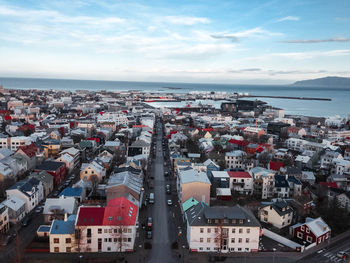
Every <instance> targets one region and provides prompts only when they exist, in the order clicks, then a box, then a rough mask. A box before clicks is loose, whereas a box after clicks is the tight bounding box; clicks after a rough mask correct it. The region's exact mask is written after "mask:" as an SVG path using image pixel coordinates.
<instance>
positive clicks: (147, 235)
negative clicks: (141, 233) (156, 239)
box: [146, 231, 152, 239]
mask: <svg viewBox="0 0 350 263" xmlns="http://www.w3.org/2000/svg"><path fill="white" fill-rule="evenodd" d="M146 238H147V239H152V231H147V233H146Z"/></svg>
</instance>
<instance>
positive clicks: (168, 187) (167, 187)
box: [165, 184, 171, 195]
mask: <svg viewBox="0 0 350 263" xmlns="http://www.w3.org/2000/svg"><path fill="white" fill-rule="evenodd" d="M165 191H166V193H167V194H168V195H170V194H171V188H170V185H169V184H167V185H166V186H165Z"/></svg>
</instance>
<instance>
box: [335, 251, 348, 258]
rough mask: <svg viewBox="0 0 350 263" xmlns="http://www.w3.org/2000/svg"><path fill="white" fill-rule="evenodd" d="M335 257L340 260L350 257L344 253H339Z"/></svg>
mask: <svg viewBox="0 0 350 263" xmlns="http://www.w3.org/2000/svg"><path fill="white" fill-rule="evenodd" d="M337 257H338V258H341V259H350V255H349V254H348V253H346V252H345V251H339V252H338V253H337Z"/></svg>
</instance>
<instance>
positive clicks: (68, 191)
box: [60, 187, 83, 197]
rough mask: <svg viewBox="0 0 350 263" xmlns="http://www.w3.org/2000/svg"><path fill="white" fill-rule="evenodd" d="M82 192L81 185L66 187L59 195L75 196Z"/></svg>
mask: <svg viewBox="0 0 350 263" xmlns="http://www.w3.org/2000/svg"><path fill="white" fill-rule="evenodd" d="M82 192H83V188H82V187H74V188H72V187H67V188H65V189H64V190H63V191H62V192H61V193H60V196H62V195H63V196H72V197H76V196H81V193H82Z"/></svg>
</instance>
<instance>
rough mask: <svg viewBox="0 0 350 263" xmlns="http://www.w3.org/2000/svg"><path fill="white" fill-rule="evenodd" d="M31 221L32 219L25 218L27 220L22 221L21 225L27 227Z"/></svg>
mask: <svg viewBox="0 0 350 263" xmlns="http://www.w3.org/2000/svg"><path fill="white" fill-rule="evenodd" d="M31 221H32V219H31V218H30V217H27V218H25V219H23V221H22V223H21V225H22V226H28V225H29V223H30V222H31Z"/></svg>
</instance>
